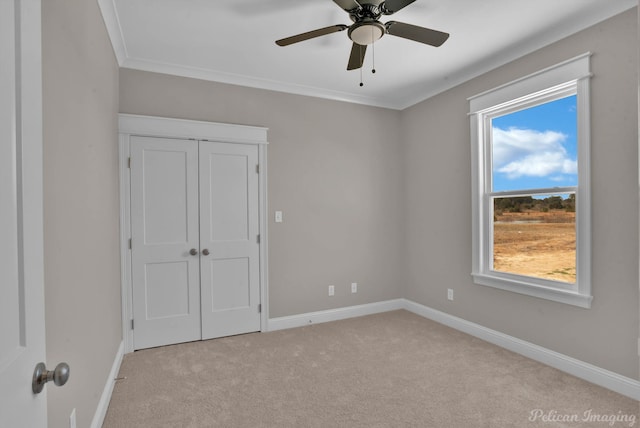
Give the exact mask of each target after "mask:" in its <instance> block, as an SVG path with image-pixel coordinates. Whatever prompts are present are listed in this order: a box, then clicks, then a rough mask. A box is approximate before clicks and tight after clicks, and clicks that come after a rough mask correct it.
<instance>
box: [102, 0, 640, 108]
mask: <svg viewBox="0 0 640 428" xmlns="http://www.w3.org/2000/svg"><path fill="white" fill-rule="evenodd" d="M363 1H365V2H366V0H363ZM99 4H100V7H101V9H102V13H103V16H104V18H105V22H106V24H107V29H108V31H109V35H110V37H111V41H112V43H113V45H114V49H115V51H116V56H117V57H118V61H119V63H120V66H122V67H125V68H133V69H140V70H147V71H155V72H161V73H168V74H175V75H180V76H187V77H194V78H199V79H206V80H211V81H217V82H224V83H231V84H237V85H243V86H250V87H257V88H264V89H271V90H277V91H283V92H289V93H295V94H302V95H310V96H317V97H322V98H329V99H337V100H344V101H349V102H355V103H360V104H367V105H374V106H381V107H387V108H393V109H403V108H406V107H408V106H411V105H413V104H415V103H417V102H420V101H422V100H424V99H427V98H429V97H430V96H433V95H435V94H437V93H439V92H442V91H444V90H446V89H448V88H451V87H453V86H455V85H457V84H460V83H462V82H464V81H466V80H469V79H471V78H473V77H475V76H478V75H480V74H482V73H485V72H487V71H489V70H491V69H493V68H496V67H498V66H500V65H502V64H505V63H507V62H509V61H512V60H514V59H516V58H518V57H520V56H522V55H525V54H527V53H529V52H532V51H534V50H536V49H539V48H541V47H543V46H546V45H548V44H550V43H553V42H554V41H556V40H559V39H561V38H564V37H566V36H568V35H570V34H573V33H575V32H577V31H580V30H581V29H583V28H586V27H588V26H591V25H593V24H595V23H597V22H600V21H602V20H604V19H607V18H609V17H611V16H614V15H616V14H618V13H621V12H623V11H625V10H627V9H630V8H632V7H634V6H636V5H637V4H638V0H484V1H478V0H455V1H451V0H417V1H416V2H415V3H413V4H411V5H409V6H407V7H406V8H404V9H403V10H401V11H399V12H397V13H395V14H394V15H393V16H383V17H382V18H381V21H382V22H388V21H391V20H395V21H401V22H406V23H409V24H414V25H419V26H423V27H428V28H432V29H435V30H439V31H444V32H448V33H450V34H451V37H450V38H449V40H447V42H446V43H444V44H443V45H442V46H441V47H439V48H434V47H432V46H428V45H424V44H421V43H417V42H414V41H411V40H406V39H401V38H399V37H394V36H392V35H385V36H384V37H383V38H382V39H380V40H379V41H378V42H376V43H375V45H374V48H375V68H376V73H375V74H373V73H371V68H372V65H371V61H372V58H373V55H371V47H369V49H368V51H367V57H366V58H365V65H364V67H363V68H362V72H363V76H362V79H363V82H364V86H362V87H360V85H359V83H360V71H359V70H354V71H347V70H346V68H347V60H348V57H349V53H350V50H351V41H350V40H349V39H348V36H347V32H346V31H342V32H338V33H334V34H330V35H327V36H323V37H319V38H317V39H313V40H308V41H304V42H301V43H297V44H294V45H291V46H287V47H279V46H277V45H276V44H275V40H278V39H281V38H284V37H288V36H292V35H295V34H299V33H303V32H306V31H310V30H315V29H317V28H322V27H327V26H330V25H335V24H346V25H350V24H351V20H350V19H349V16H348V14H347V13H346V12H345V11H343V10H342V9H341V8H340V7H338V6H337V5H336V4H335V3H334V2H333V1H332V0H99Z"/></svg>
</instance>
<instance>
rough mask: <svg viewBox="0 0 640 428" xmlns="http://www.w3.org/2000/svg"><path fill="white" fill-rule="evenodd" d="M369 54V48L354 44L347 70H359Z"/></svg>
mask: <svg viewBox="0 0 640 428" xmlns="http://www.w3.org/2000/svg"><path fill="white" fill-rule="evenodd" d="M366 52H367V47H366V46H363V45H359V44H357V43H354V44H353V46H352V47H351V55H350V56H349V64H348V65H347V70H357V69H359V68H361V67H362V64H363V63H364V54H365V53H366Z"/></svg>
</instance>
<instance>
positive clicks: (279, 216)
mask: <svg viewBox="0 0 640 428" xmlns="http://www.w3.org/2000/svg"><path fill="white" fill-rule="evenodd" d="M276 223H282V211H276Z"/></svg>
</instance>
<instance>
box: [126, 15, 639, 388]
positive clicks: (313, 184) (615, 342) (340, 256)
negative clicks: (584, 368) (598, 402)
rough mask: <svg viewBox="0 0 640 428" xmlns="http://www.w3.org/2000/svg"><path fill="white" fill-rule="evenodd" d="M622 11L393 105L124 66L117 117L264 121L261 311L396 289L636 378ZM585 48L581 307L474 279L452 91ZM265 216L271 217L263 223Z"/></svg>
mask: <svg viewBox="0 0 640 428" xmlns="http://www.w3.org/2000/svg"><path fill="white" fill-rule="evenodd" d="M636 13H637V11H636V9H634V10H632V11H629V12H627V13H625V14H622V15H620V16H617V17H614V18H613V19H611V20H609V21H605V22H604V23H602V24H600V25H597V26H595V27H593V28H591V29H588V30H586V31H583V32H581V33H579V34H577V35H575V36H572V37H570V38H568V39H566V40H563V41H561V42H559V43H556V44H554V45H552V46H549V47H547V48H545V49H542V50H540V51H539V52H536V53H533V54H531V55H528V56H526V57H524V58H522V59H520V60H518V61H515V62H513V63H511V64H508V65H506V66H504V67H501V68H499V69H497V70H495V71H492V72H490V73H487V74H485V75H483V76H481V77H479V78H476V79H474V80H472V81H470V82H467V83H465V84H463V85H460V86H458V87H456V88H454V89H451V90H449V91H447V92H445V93H443V94H440V95H438V96H436V97H434V98H431V99H429V100H427V101H425V102H423V103H421V104H419V105H416V106H414V107H412V108H409V109H407V110H405V111H402V112H397V111H391V110H385V109H379V108H372V107H364V106H358V105H351V104H344V103H340V102H333V101H327V100H321V99H314V98H308V97H300V96H295V95H287V94H281V93H276V92H269V91H264V90H257V89H250V88H242V87H237V86H231V85H224V84H219V83H213V82H206V81H201V80H195V79H187V78H181V77H172V76H167V75H162V74H155V73H149V72H143V71H134V70H126V69H123V70H121V72H120V111H121V112H122V113H133V114H146V115H156V116H168V117H178V118H188V119H197V120H208V121H218V122H228V123H241V124H248V125H261V126H266V127H268V128H270V132H269V140H270V142H271V144H270V146H269V155H268V159H269V201H268V202H269V212H270V218H269V257H270V260H269V269H270V276H269V279H270V305H271V311H270V316H271V317H279V316H285V315H292V314H298V313H304V312H309V311H316V310H323V309H329V308H336V307H342V306H348V305H354V304H360V303H367V302H375V301H380V300H386V299H391V298H395V297H406V298H408V299H411V300H414V301H416V302H418V303H422V304H425V305H427V306H430V307H433V308H436V309H439V310H441V311H444V312H447V313H450V314H452V315H456V316H459V317H462V318H464V319H467V320H470V321H473V322H476V323H479V324H481V325H484V326H487V327H489V328H492V329H495V330H498V331H502V332H504V333H506V334H510V335H513V336H515V337H519V338H522V339H524V340H527V341H529V342H532V343H536V344H539V345H541V346H544V347H546V348H549V349H552V350H555V351H557V352H561V353H563V354H566V355H569V356H572V357H575V358H578V359H580V360H584V361H586V362H589V363H592V364H595V365H597V366H600V367H603V368H605V369H609V370H612V371H615V372H617V373H620V374H622V375H625V376H629V377H632V378H636V379H637V378H638V356H637V348H636V343H637V337H638V324H639V319H638V312H639V311H638V301H639V296H638V256H639V254H638V203H639V201H638V189H637V183H638V161H637V159H638V150H637V146H638V138H637V117H638V108H637V106H638V103H637V87H636V82H637V76H636V74H637V55H638V53H637V49H636V45H637V18H636ZM586 51H591V52H593V53H594V55H593V71H594V73H595V76H594V78H593V80H592V100H593V103H592V115H593V118H592V138H593V148H592V156H593V159H592V161H593V169H592V173H593V176H592V179H593V203H594V207H593V240H594V245H593V266H592V267H593V294H594V302H593V307H592V309H590V310H585V309H579V308H576V307H573V306H568V305H563V304H559V303H554V302H549V301H546V300H540V299H536V298H532V297H526V296H523V295H519V294H514V293H510V292H506V291H499V290H495V289H492V288H488V287H483V286H479V285H474V284H473V283H472V281H471V276H470V272H471V193H470V191H471V176H470V169H471V168H470V150H471V149H470V143H469V120H468V117H467V111H468V103H467V101H466V99H467V97H469V96H471V95H475V94H477V93H479V92H482V91H484V90H487V89H491V88H493V87H495V86H498V85H501V84H503V83H506V82H509V81H511V80H513V79H516V78H519V77H522V76H523V75H527V74H529V73H532V72H534V71H537V70H539V69H542V68H544V67H547V66H550V65H553V64H556V63H558V62H561V61H564V60H566V59H569V58H571V57H573V56H576V55H578V54H581V53H584V52H586ZM274 210H283V211H284V217H285V221H284V223H282V224H275V223H273V218H272V216H273V211H274ZM352 281H356V282H359V283H360V290H359V293H358V294H356V295H350V294H349V292H348V288H349V283H350V282H352ZM328 284H335V285H336V287H337V290H336V294H337V295H336V297H333V298H329V297H327V285H328ZM447 288H454V290H455V292H456V299H455V301H453V302H448V301H447V300H446V289H447Z"/></svg>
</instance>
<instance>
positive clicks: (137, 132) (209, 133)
mask: <svg viewBox="0 0 640 428" xmlns="http://www.w3.org/2000/svg"><path fill="white" fill-rule="evenodd" d="M118 122H119V123H118V126H119V133H120V137H119V160H118V165H119V170H120V282H121V291H122V337H123V340H124V352H125V353H130V352H133V350H134V348H133V329H132V328H131V327H132V326H131V320H132V319H133V287H132V283H131V249H130V248H129V240H130V239H131V204H130V201H131V176H130V169H129V156H130V146H131V136H146V137H158V138H178V139H189V140H198V141H214V142H220V143H231V144H252V145H256V146H258V164H259V165H260V166H259V170H258V181H259V184H258V199H259V201H258V216H259V226H258V227H259V233H260V275H259V280H260V304H261V305H262V310H261V312H260V331H262V332H264V331H267V330H268V325H267V323H268V320H269V272H268V267H269V264H268V244H267V242H268V235H267V146H268V144H269V143H268V141H267V131H268V128H263V127H257V126H246V125H234V124H226V123H216V122H203V121H196V120H185V119H172V118H166V117H156V116H141V115H132V114H119V115H118Z"/></svg>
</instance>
